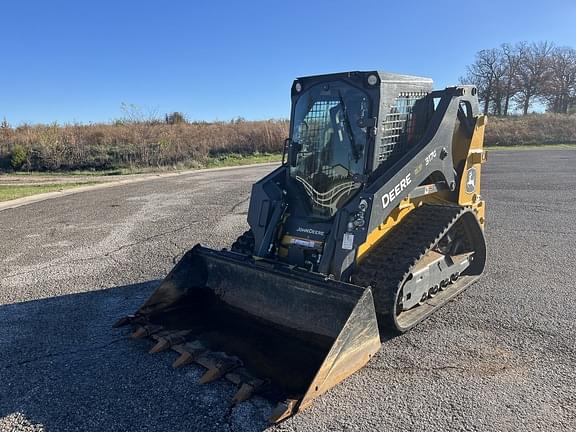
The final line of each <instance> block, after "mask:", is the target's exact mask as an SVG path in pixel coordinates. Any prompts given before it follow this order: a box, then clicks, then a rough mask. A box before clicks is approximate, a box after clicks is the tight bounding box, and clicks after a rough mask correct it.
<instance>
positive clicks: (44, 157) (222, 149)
mask: <svg viewBox="0 0 576 432" xmlns="http://www.w3.org/2000/svg"><path fill="white" fill-rule="evenodd" d="M287 136H288V121H287V120H269V121H233V122H217V123H185V122H177V123H174V124H166V123H161V122H129V123H121V122H119V123H118V124H94V125H67V126H59V125H56V124H54V125H37V126H19V127H16V128H12V127H10V126H9V125H7V124H3V125H0V170H4V171H6V170H35V171H57V170H59V171H65V170H74V169H94V170H102V169H116V168H140V167H160V166H181V167H182V166H184V167H191V166H203V165H205V164H206V162H207V161H208V160H209V159H210V158H212V157H218V156H220V155H225V154H238V155H245V156H248V155H254V154H261V153H279V152H281V151H282V143H283V140H284V139H285V138H286V137H287ZM570 143H576V115H574V114H573V115H565V114H534V115H528V116H508V117H491V118H490V119H489V124H488V127H487V128H486V140H485V144H486V145H487V146H490V145H499V146H514V145H529V144H570Z"/></svg>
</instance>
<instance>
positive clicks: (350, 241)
mask: <svg viewBox="0 0 576 432" xmlns="http://www.w3.org/2000/svg"><path fill="white" fill-rule="evenodd" d="M353 247H354V234H350V233H344V238H343V239H342V249H346V250H352V248H353Z"/></svg>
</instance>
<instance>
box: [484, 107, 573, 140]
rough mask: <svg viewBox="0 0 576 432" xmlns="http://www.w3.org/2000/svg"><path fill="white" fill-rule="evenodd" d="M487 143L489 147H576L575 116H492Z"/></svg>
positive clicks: (489, 120) (487, 132)
mask: <svg viewBox="0 0 576 432" xmlns="http://www.w3.org/2000/svg"><path fill="white" fill-rule="evenodd" d="M484 143H485V145H487V146H491V145H492V146H494V145H498V146H515V145H530V144H576V114H572V115H565V114H531V115H527V116H509V117H490V118H489V119H488V125H487V126H486V138H485V141H484Z"/></svg>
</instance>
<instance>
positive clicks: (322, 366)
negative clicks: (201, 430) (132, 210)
mask: <svg viewBox="0 0 576 432" xmlns="http://www.w3.org/2000/svg"><path fill="white" fill-rule="evenodd" d="M128 323H130V324H132V326H133V328H134V333H133V336H135V337H143V336H149V337H152V338H153V339H155V340H156V345H155V346H154V347H153V348H152V350H151V352H157V351H161V350H163V349H166V348H172V349H173V350H175V351H177V352H178V353H180V357H178V359H177V360H176V361H175V363H174V366H175V367H178V366H181V365H183V364H186V363H189V362H192V361H195V362H197V363H199V364H201V365H202V366H205V367H206V368H207V369H208V370H207V371H206V373H205V374H204V376H203V377H202V378H201V379H200V382H202V383H205V382H209V381H211V380H213V379H217V378H220V377H225V378H227V379H229V380H230V381H232V382H233V383H235V384H236V385H237V386H238V392H237V393H236V395H235V396H234V398H233V401H232V402H233V403H238V402H241V401H243V400H246V399H247V398H249V397H250V396H251V395H252V394H253V393H260V394H262V395H263V396H265V397H267V398H269V399H273V400H275V401H276V402H278V403H277V406H276V408H275V409H274V411H273V412H272V415H271V417H270V421H271V422H278V421H281V420H283V419H285V418H286V417H288V416H290V415H292V414H295V413H296V412H297V411H299V410H301V409H303V408H305V407H306V406H308V405H309V404H310V403H311V402H312V401H313V400H314V399H315V398H316V397H318V396H319V395H321V394H322V393H324V392H326V391H327V390H328V389H330V388H332V387H333V386H335V385H336V384H337V383H339V382H340V381H342V380H343V379H345V378H346V377H348V376H349V375H351V374H352V373H354V372H355V371H357V370H358V369H360V368H362V367H363V366H364V365H365V364H366V363H367V362H368V360H369V359H370V358H371V357H372V355H373V354H374V353H376V352H377V351H378V350H379V348H380V337H379V333H378V324H377V321H376V314H375V311H374V303H373V300H372V292H371V290H370V289H369V288H362V287H359V286H356V285H351V284H347V283H342V282H337V281H333V280H329V279H326V278H324V277H321V276H320V275H318V274H314V273H310V272H305V271H300V270H294V269H289V268H288V267H285V268H284V267H283V268H278V266H275V265H274V264H271V263H269V262H265V261H263V260H253V259H252V258H250V257H245V256H243V255H240V254H236V253H232V252H226V251H214V250H211V249H207V248H204V247H202V246H200V245H198V246H196V247H194V248H193V249H192V250H190V251H189V252H188V253H186V254H185V255H184V257H183V258H182V259H181V260H180V262H179V263H178V264H177V265H176V267H174V269H173V270H172V271H171V272H170V274H168V276H167V277H166V279H164V281H163V282H162V283H161V285H160V286H159V287H158V289H157V290H156V291H155V292H154V293H153V294H152V295H151V296H150V298H149V299H148V300H147V301H146V302H145V303H144V304H143V305H142V306H141V307H140V309H138V311H137V312H136V314H135V315H132V316H129V317H126V318H123V319H121V320H120V321H119V322H118V323H117V325H123V324H128Z"/></svg>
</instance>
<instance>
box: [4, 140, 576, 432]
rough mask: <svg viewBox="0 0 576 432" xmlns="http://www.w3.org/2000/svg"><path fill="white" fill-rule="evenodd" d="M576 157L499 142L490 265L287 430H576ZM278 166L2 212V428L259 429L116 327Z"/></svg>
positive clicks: (249, 411)
mask: <svg viewBox="0 0 576 432" xmlns="http://www.w3.org/2000/svg"><path fill="white" fill-rule="evenodd" d="M575 165H576V151H572V150H567V151H560V150H556V151H549V152H545V151H524V152H491V153H490V155H489V161H488V163H487V164H486V165H485V167H484V171H483V176H482V182H483V195H484V197H485V199H486V200H487V204H488V205H487V210H488V214H487V239H488V246H489V253H490V255H489V261H488V266H487V270H486V274H485V276H484V277H483V278H482V279H481V280H480V281H479V282H478V283H476V284H475V285H473V286H472V287H471V288H469V289H468V291H466V292H465V293H463V294H462V295H461V296H459V297H458V298H457V299H456V300H455V301H453V302H451V303H450V304H448V305H447V306H445V307H444V308H443V309H442V310H440V311H439V312H438V313H437V314H436V315H435V316H433V317H432V318H430V319H428V320H427V321H426V322H424V323H422V324H421V325H419V326H418V327H417V328H415V329H414V330H412V331H411V332H409V333H408V334H405V335H403V336H400V337H397V338H394V339H392V340H389V341H387V342H386V343H384V345H383V347H382V349H381V351H380V352H379V354H378V355H377V356H375V358H373V360H372V361H371V362H370V363H369V364H368V366H367V367H366V368H364V369H363V370H361V371H360V372H358V373H356V374H355V375H353V376H352V377H350V378H349V379H347V380H346V381H345V382H343V383H342V384H340V385H339V386H337V387H336V388H334V389H333V390H332V391H330V392H329V393H328V394H326V395H325V396H323V397H321V398H320V399H318V400H317V401H316V403H315V404H314V405H313V406H312V407H311V408H309V409H308V410H306V411H304V412H302V413H300V414H299V415H297V416H295V417H293V418H291V419H289V420H287V421H285V422H283V423H281V424H280V425H277V426H275V427H273V428H271V430H279V431H332V430H350V431H360V430H364V431H372V430H381V431H387V430H414V431H421V430H422V431H423V430H427V431H431V430H437V431H446V430H455V431H456V430H470V431H493V430H506V431H508V430H509V431H537V430H546V431H548V430H566V431H570V430H576V391H575V386H574V383H575V382H576V356H575V348H576V347H575V344H576V325H575V322H576V306H575V304H574V301H573V300H571V299H573V298H574V280H575V276H576V258H575V253H574V247H575V246H576V234H575V232H576V231H575V229H574V222H575V220H574V215H575V214H576V167H575ZM270 169H271V168H270V167H252V168H243V169H232V170H228V171H218V172H208V173H193V174H189V175H185V176H178V177H172V178H161V179H158V180H152V181H147V182H143V183H136V184H129V185H123V186H118V187H114V188H110V189H103V190H97V191H91V192H84V193H80V194H76V195H70V196H66V197H62V198H58V199H53V200H49V201H44V202H40V203H35V204H31V205H28V206H24V207H20V208H17V209H11V210H5V211H2V212H0V238H1V239H2V243H1V247H0V323H1V324H0V348H1V349H0V430H2V431H32V430H34V431H36V430H38V431H40V430H47V431H75V430H90V431H126V430H139V431H141V430H154V431H184V430H187V431H196V430H198V431H220V430H224V431H260V430H263V429H265V428H266V427H267V426H266V418H267V416H268V415H269V413H270V409H271V406H270V405H269V403H268V402H267V401H266V400H263V399H260V398H254V399H252V400H250V401H248V402H245V403H243V404H241V405H239V406H238V407H236V408H234V409H229V406H228V402H229V400H230V399H231V398H232V396H233V394H234V392H235V388H234V387H233V386H232V384H229V383H228V382H226V381H225V380H221V381H217V382H214V383H212V384H210V385H205V386H201V385H198V384H197V383H196V381H197V380H198V378H199V377H200V375H201V373H202V368H200V367H199V366H194V365H191V366H188V367H186V368H182V369H178V370H172V368H171V367H170V364H171V362H172V361H173V360H174V358H175V356H176V354H175V353H173V352H165V353H161V354H156V355H148V354H147V350H148V349H149V347H150V344H149V343H148V342H144V341H133V340H130V339H127V333H126V331H125V330H113V329H111V327H110V326H111V324H112V323H113V322H114V320H115V319H116V318H118V317H120V316H122V315H125V314H127V313H130V312H133V311H134V310H135V309H136V308H137V307H138V306H139V305H140V304H141V303H142V302H143V301H144V300H145V299H146V298H147V297H148V295H149V294H150V293H151V292H152V291H153V289H154V288H155V286H157V284H158V282H159V280H160V279H161V278H162V277H164V276H165V275H166V273H167V272H168V271H169V270H170V269H171V267H172V266H173V264H174V263H175V261H176V260H177V259H178V258H179V257H180V256H181V255H182V253H183V252H185V251H186V250H188V249H189V248H190V247H192V246H193V245H194V244H196V243H198V242H201V243H204V244H206V245H209V246H211V247H216V248H220V247H225V246H228V245H229V244H230V243H231V242H232V241H233V240H234V238H235V237H236V236H237V235H239V234H240V233H241V232H242V231H243V230H244V229H245V227H246V222H245V219H246V212H247V208H248V198H249V193H250V186H251V184H252V182H254V181H255V180H257V179H258V178H260V177H261V176H262V175H264V174H265V173H266V172H268V171H269V170H270Z"/></svg>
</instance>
